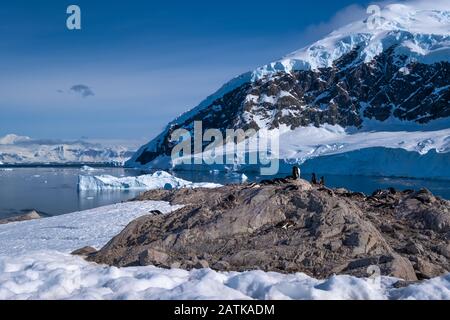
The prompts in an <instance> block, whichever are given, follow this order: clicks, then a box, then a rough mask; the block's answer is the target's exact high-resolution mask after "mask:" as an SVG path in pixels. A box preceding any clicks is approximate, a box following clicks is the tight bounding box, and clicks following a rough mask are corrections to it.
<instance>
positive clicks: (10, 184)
mask: <svg viewBox="0 0 450 320" xmlns="http://www.w3.org/2000/svg"><path fill="white" fill-rule="evenodd" d="M144 173H145V172H142V171H139V170H131V169H123V168H98V169H97V171H94V172H91V173H90V174H95V175H100V174H109V175H112V176H116V177H122V176H136V175H140V174H144ZM79 174H89V173H87V172H83V171H81V170H80V168H64V167H62V168H13V169H11V170H9V169H6V170H5V169H4V168H0V218H5V217H10V216H14V215H19V214H22V213H23V212H27V211H29V210H32V209H34V210H38V211H39V212H42V213H44V214H45V215H49V216H52V215H59V214H64V213H69V212H74V211H79V210H85V209H91V208H95V207H99V206H103V205H108V204H112V203H118V202H121V201H126V200H129V199H132V198H134V197H136V196H137V195H138V194H139V193H140V192H141V191H102V192H96V191H93V192H78V191H77V181H78V175H79ZM173 174H174V175H176V176H178V177H180V178H183V179H186V180H190V181H194V182H216V183H222V184H226V183H239V182H240V175H237V174H225V173H219V174H210V173H208V172H174V173H173ZM247 176H248V177H249V181H259V180H262V179H263V178H264V179H266V178H267V177H259V176H256V175H251V174H248V175H247ZM304 178H306V179H309V178H310V177H309V176H305V177H304ZM326 184H327V186H330V187H344V188H347V189H350V190H353V191H361V192H364V193H368V194H370V193H372V192H373V191H374V190H376V189H384V188H388V187H394V188H396V189H420V188H428V189H430V190H431V191H432V192H434V193H435V194H437V195H439V196H441V197H443V198H446V199H450V181H432V180H415V179H393V178H379V177H362V176H327V177H326Z"/></svg>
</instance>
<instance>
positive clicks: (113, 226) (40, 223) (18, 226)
mask: <svg viewBox="0 0 450 320" xmlns="http://www.w3.org/2000/svg"><path fill="white" fill-rule="evenodd" d="M180 207H181V206H171V205H169V204H168V203H167V202H159V201H132V202H125V203H119V204H114V205H109V206H105V207H100V208H95V209H91V210H86V211H80V212H74V213H69V214H65V215H60V216H55V217H51V218H45V219H40V220H33V221H25V222H17V223H11V224H6V225H0V243H1V244H2V245H1V246H0V255H8V256H15V255H18V254H24V253H29V252H31V251H37V250H58V251H61V252H65V253H67V252H72V251H73V250H76V249H79V248H81V247H84V246H92V247H96V248H98V249H100V248H101V247H102V246H104V245H105V244H106V243H107V242H108V241H109V240H111V238H112V237H114V236H115V235H117V234H118V233H119V232H120V231H122V230H123V229H124V228H125V226H126V225H127V224H128V223H130V222H131V221H132V220H134V219H136V218H138V217H140V216H143V215H146V214H150V213H149V212H150V211H152V210H159V211H161V212H162V213H168V212H171V211H173V210H176V209H179V208H180Z"/></svg>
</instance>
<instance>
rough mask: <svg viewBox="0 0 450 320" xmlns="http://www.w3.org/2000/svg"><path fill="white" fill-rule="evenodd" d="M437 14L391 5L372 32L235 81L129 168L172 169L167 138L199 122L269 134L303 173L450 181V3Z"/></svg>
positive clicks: (367, 27) (357, 30)
mask: <svg viewBox="0 0 450 320" xmlns="http://www.w3.org/2000/svg"><path fill="white" fill-rule="evenodd" d="M432 6H433V5H432V4H431V3H429V4H428V5H424V4H423V3H421V4H417V3H416V4H415V5H412V4H409V5H407V4H401V5H400V4H394V5H388V6H386V7H384V8H383V9H382V11H381V18H380V20H379V21H378V22H377V21H376V23H375V24H374V22H373V21H371V20H370V19H371V18H369V19H367V20H364V21H356V22H354V23H351V24H349V25H347V26H345V27H343V28H340V29H338V30H336V31H334V32H333V33H331V34H330V35H328V36H327V37H325V38H324V39H322V40H320V41H318V42H316V43H314V44H312V45H310V46H308V47H306V48H303V49H301V50H298V51H296V52H294V53H292V54H289V55H287V56H286V57H284V58H283V59H280V60H278V61H275V62H272V63H270V64H267V65H265V66H262V67H260V68H257V69H256V70H254V71H252V72H249V73H246V74H243V75H241V76H239V77H237V78H235V79H233V80H232V81H230V82H229V83H227V84H226V85H225V86H223V87H222V88H221V89H220V90H219V91H217V92H216V93H215V94H213V95H211V96H210V97H208V98H207V99H206V100H205V101H203V102H202V103H201V104H200V105H199V106H197V107H196V108H194V109H192V110H191V111H189V112H187V113H185V114H183V115H181V116H180V117H179V118H177V119H175V120H174V121H173V122H171V123H169V125H168V126H167V128H166V129H165V130H164V131H163V132H162V133H161V134H160V135H159V136H158V137H156V138H155V139H154V140H152V141H151V142H150V143H149V144H147V145H145V146H143V147H142V148H141V149H140V150H139V151H138V152H137V153H136V154H135V155H134V156H133V158H132V159H131V160H130V161H128V162H127V166H132V167H159V168H164V167H170V166H172V165H173V164H172V163H171V162H170V152H171V149H172V147H173V144H171V143H170V141H169V140H170V135H171V133H172V132H173V131H174V130H175V129H178V128H184V129H187V130H189V131H191V132H192V130H193V122H194V121H198V120H201V121H203V129H208V128H217V129H220V130H221V131H222V132H224V131H225V130H226V129H227V128H230V129H231V128H232V129H238V128H241V129H244V130H246V129H249V128H254V129H267V130H269V131H272V132H273V134H274V135H278V136H279V137H280V143H281V150H280V154H279V157H280V159H281V160H282V163H283V164H292V163H301V164H303V167H304V169H305V170H307V171H309V170H311V171H312V170H317V171H320V172H322V173H335V174H337V173H343V174H347V173H352V174H377V175H378V174H379V175H394V176H413V177H419V176H420V177H423V176H425V177H431V176H432V177H445V178H450V169H449V168H448V167H449V166H448V165H447V164H448V163H450V155H449V153H448V152H449V151H450V147H449V144H450V130H449V128H450V4H448V6H447V7H446V6H444V7H442V5H441V6H440V7H439V8H438V9H435V8H434V9H430V7H432ZM380 137H382V138H380ZM339 154H340V155H344V156H341V157H337V156H336V155H339ZM327 157H328V158H327ZM330 157H331V158H330ZM367 157H369V158H370V159H371V161H366V160H367ZM324 158H327V159H332V160H327V161H324ZM430 159H431V160H430ZM330 161H331V163H332V164H333V167H332V168H330V167H329V164H330ZM430 161H432V163H433V165H426V164H429V163H430ZM401 163H403V165H400V164H401ZM405 164H406V165H405ZM424 164H425V165H426V167H425V168H423V167H418V166H419V165H420V166H423V165H424ZM282 167H283V166H282ZM285 167H286V170H288V169H287V167H288V166H285ZM421 168H422V169H427V170H422V169H421ZM238 169H241V170H245V169H249V168H248V167H247V168H245V167H243V166H241V167H239V168H238Z"/></svg>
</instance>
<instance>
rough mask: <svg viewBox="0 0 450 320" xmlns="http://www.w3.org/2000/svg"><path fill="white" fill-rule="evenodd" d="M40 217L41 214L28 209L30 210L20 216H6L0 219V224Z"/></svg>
mask: <svg viewBox="0 0 450 320" xmlns="http://www.w3.org/2000/svg"><path fill="white" fill-rule="evenodd" d="M41 218H42V217H41V215H40V214H39V213H37V212H36V211H35V210H33V211H30V212H28V213H26V214H23V215H20V216H16V217H11V218H6V219H0V224H7V223H12V222H20V221H28V220H36V219H41Z"/></svg>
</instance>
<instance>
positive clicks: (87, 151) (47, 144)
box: [0, 134, 139, 165]
mask: <svg viewBox="0 0 450 320" xmlns="http://www.w3.org/2000/svg"><path fill="white" fill-rule="evenodd" d="M138 144H139V143H138V142H137V143H136V142H129V141H106V140H103V141H101V140H99V141H95V140H92V141H85V140H73V141H61V140H42V139H41V140H39V139H32V138H30V137H23V136H18V135H14V134H9V135H6V136H4V137H0V164H3V165H5V164H6V165H7V164H47V163H56V164H62V163H115V164H118V165H122V164H123V163H124V162H125V161H126V160H128V159H129V158H130V157H131V156H132V155H133V151H135V150H136V149H137V147H138Z"/></svg>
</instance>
